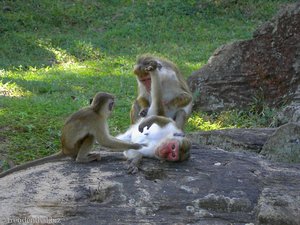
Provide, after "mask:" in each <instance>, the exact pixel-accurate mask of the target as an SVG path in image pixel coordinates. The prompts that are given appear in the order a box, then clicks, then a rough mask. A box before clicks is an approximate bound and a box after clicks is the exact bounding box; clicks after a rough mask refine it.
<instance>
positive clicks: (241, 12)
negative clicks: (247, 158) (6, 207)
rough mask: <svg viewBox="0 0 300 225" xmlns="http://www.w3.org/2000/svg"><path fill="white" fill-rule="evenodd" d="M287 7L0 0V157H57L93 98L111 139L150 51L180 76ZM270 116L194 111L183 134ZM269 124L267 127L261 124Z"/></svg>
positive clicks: (226, 1)
mask: <svg viewBox="0 0 300 225" xmlns="http://www.w3.org/2000/svg"><path fill="white" fill-rule="evenodd" d="M288 2H295V1H292V0H249V1H236V0H202V1H196V0H188V1H180V0H165V1H157V0H148V1H146V0H139V1H134V0H132V1H129V0H123V1H121V0H120V1H116V0H112V1H104V0H103V1H96V0H64V1H57V0H54V1H53V0H27V1H22V0H14V1H9V0H4V1H1V2H0V10H2V12H1V13H0V131H1V134H0V148H1V150H0V159H1V158H4V157H7V158H8V159H10V160H13V161H14V162H15V163H21V162H24V161H28V160H32V159H35V158H39V157H42V156H45V155H48V154H50V153H53V152H57V151H58V149H59V147H60V146H59V137H60V129H61V127H62V124H63V121H64V120H65V118H66V117H67V116H68V115H69V114H70V113H72V112H73V111H76V110H77V109H79V108H80V107H83V106H86V105H88V99H89V98H91V97H92V96H93V95H94V93H96V92H98V91H106V92H110V93H113V94H114V95H116V97H117V104H116V108H115V111H114V113H113V115H112V117H111V119H110V121H109V122H110V129H111V133H112V134H117V133H119V132H121V131H124V130H125V129H126V128H127V127H128V125H129V116H128V113H129V109H130V105H131V102H132V100H133V99H134V97H135V95H136V87H135V86H136V81H135V78H134V76H133V73H132V66H133V64H134V61H135V59H136V56H137V55H139V54H143V53H146V52H148V53H152V54H156V55H158V56H163V57H166V58H169V59H170V60H172V61H174V62H175V63H176V64H178V66H179V67H180V68H181V70H182V72H183V73H184V74H185V76H186V77H188V76H189V75H190V74H191V72H192V71H194V70H196V69H198V68H199V67H201V66H202V65H204V64H205V63H206V62H207V60H208V58H209V56H210V55H211V54H212V53H213V51H214V50H215V49H216V48H217V47H219V46H220V45H222V44H225V43H228V42H232V41H235V40H240V39H247V38H250V37H251V33H252V32H253V31H254V29H255V28H256V27H257V26H258V25H260V24H261V23H263V22H264V21H266V20H268V19H270V18H271V17H272V16H273V15H274V13H275V12H276V11H277V10H278V8H279V6H280V5H281V4H283V3H288ZM266 116H270V117H272V113H271V111H269V110H268V109H266V110H263V111H260V112H259V113H257V112H255V111H253V112H251V111H250V112H234V113H232V112H231V113H228V112H224V113H222V114H219V115H213V116H207V115H203V114H201V113H200V114H199V113H198V112H195V113H194V114H193V117H192V118H191V120H190V121H189V124H188V130H189V131H190V130H195V129H215V128H221V127H231V126H237V127H243V126H244V127H245V126H246V127H247V126H260V125H266V124H267V123H268V122H269V121H268V118H267V119H266ZM264 120H267V121H264Z"/></svg>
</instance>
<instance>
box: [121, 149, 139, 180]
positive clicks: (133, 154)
mask: <svg viewBox="0 0 300 225" xmlns="http://www.w3.org/2000/svg"><path fill="white" fill-rule="evenodd" d="M123 154H124V156H125V157H126V158H127V162H128V165H127V168H126V169H127V173H130V174H136V173H137V172H138V171H139V165H140V164H141V162H142V158H143V155H142V154H141V153H140V152H139V151H136V150H128V151H125V152H123Z"/></svg>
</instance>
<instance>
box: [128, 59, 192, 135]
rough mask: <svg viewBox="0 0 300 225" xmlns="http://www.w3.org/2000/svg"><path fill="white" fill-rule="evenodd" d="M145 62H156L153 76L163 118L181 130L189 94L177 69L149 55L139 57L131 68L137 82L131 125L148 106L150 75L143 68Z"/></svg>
mask: <svg viewBox="0 0 300 225" xmlns="http://www.w3.org/2000/svg"><path fill="white" fill-rule="evenodd" d="M149 62H156V63H157V69H158V70H157V73H158V76H159V78H160V82H161V92H162V106H163V110H164V112H165V116H167V117H169V118H172V119H173V120H174V121H175V122H176V125H177V127H178V128H179V129H183V127H184V124H185V122H186V120H187V117H188V116H189V115H190V113H191V110H192V104H193V103H192V99H193V97H192V93H191V91H190V90H189V87H188V85H187V83H186V81H185V80H184V78H183V76H182V74H181V72H180V71H179V69H178V68H177V66H176V65H175V64H174V63H172V62H170V61H168V60H166V59H161V58H158V57H154V56H151V55H142V56H140V57H139V58H138V60H137V64H136V65H135V67H134V73H135V74H136V78H137V82H138V97H137V99H136V100H135V101H134V103H133V105H132V107H131V112H130V117H131V123H132V124H134V123H136V122H137V121H138V119H139V118H140V117H145V116H147V115H148V114H147V112H148V109H149V107H150V104H151V90H152V89H151V76H150V74H149V71H148V70H145V67H147V66H149Z"/></svg>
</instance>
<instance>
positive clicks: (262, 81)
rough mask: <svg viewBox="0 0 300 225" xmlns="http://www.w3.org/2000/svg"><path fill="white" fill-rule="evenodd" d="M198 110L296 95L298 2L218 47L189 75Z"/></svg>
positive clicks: (272, 102) (275, 102)
mask: <svg viewBox="0 0 300 225" xmlns="http://www.w3.org/2000/svg"><path fill="white" fill-rule="evenodd" d="M188 84H189V86H190V88H191V90H192V91H193V92H194V93H195V96H196V97H195V107H196V108H197V109H199V110H201V111H206V112H212V111H218V110H225V109H232V108H241V107H245V106H249V105H251V104H260V103H261V102H265V103H267V104H268V105H269V106H275V107H278V106H281V105H283V104H287V103H290V102H292V101H293V99H294V98H298V97H299V96H298V95H297V94H296V90H297V88H298V86H299V84H300V3H299V2H298V3H295V4H292V5H289V6H287V7H286V8H284V9H283V10H282V11H281V12H280V13H279V14H278V15H276V16H275V17H274V18H273V19H272V20H271V21H270V22H267V23H266V24H264V25H262V26H261V27H260V28H258V29H257V31H255V32H254V34H253V39H251V40H246V41H238V42H235V43H232V44H228V45H225V46H222V47H221V48H219V49H217V50H216V51H215V53H214V54H213V56H212V57H211V58H210V59H209V61H208V63H207V64H206V65H205V66H203V67H202V68H201V69H199V70H198V71H196V72H194V73H193V74H192V75H191V76H190V77H189V78H188Z"/></svg>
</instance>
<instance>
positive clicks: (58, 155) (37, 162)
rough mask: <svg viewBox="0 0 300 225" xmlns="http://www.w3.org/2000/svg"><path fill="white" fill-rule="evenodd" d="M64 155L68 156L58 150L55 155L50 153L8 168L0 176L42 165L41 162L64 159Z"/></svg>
mask: <svg viewBox="0 0 300 225" xmlns="http://www.w3.org/2000/svg"><path fill="white" fill-rule="evenodd" d="M64 157H66V156H65V155H64V154H63V153H62V152H58V153H55V154H53V155H49V156H47V157H44V158H41V159H37V160H33V161H31V162H28V163H24V164H22V165H19V166H15V167H13V168H11V169H9V170H6V171H4V172H2V173H0V178H2V177H5V176H7V175H9V174H11V173H14V172H17V171H20V170H24V169H27V168H29V167H33V166H37V165H40V164H43V163H46V162H50V161H53V160H58V159H62V158H64Z"/></svg>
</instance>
